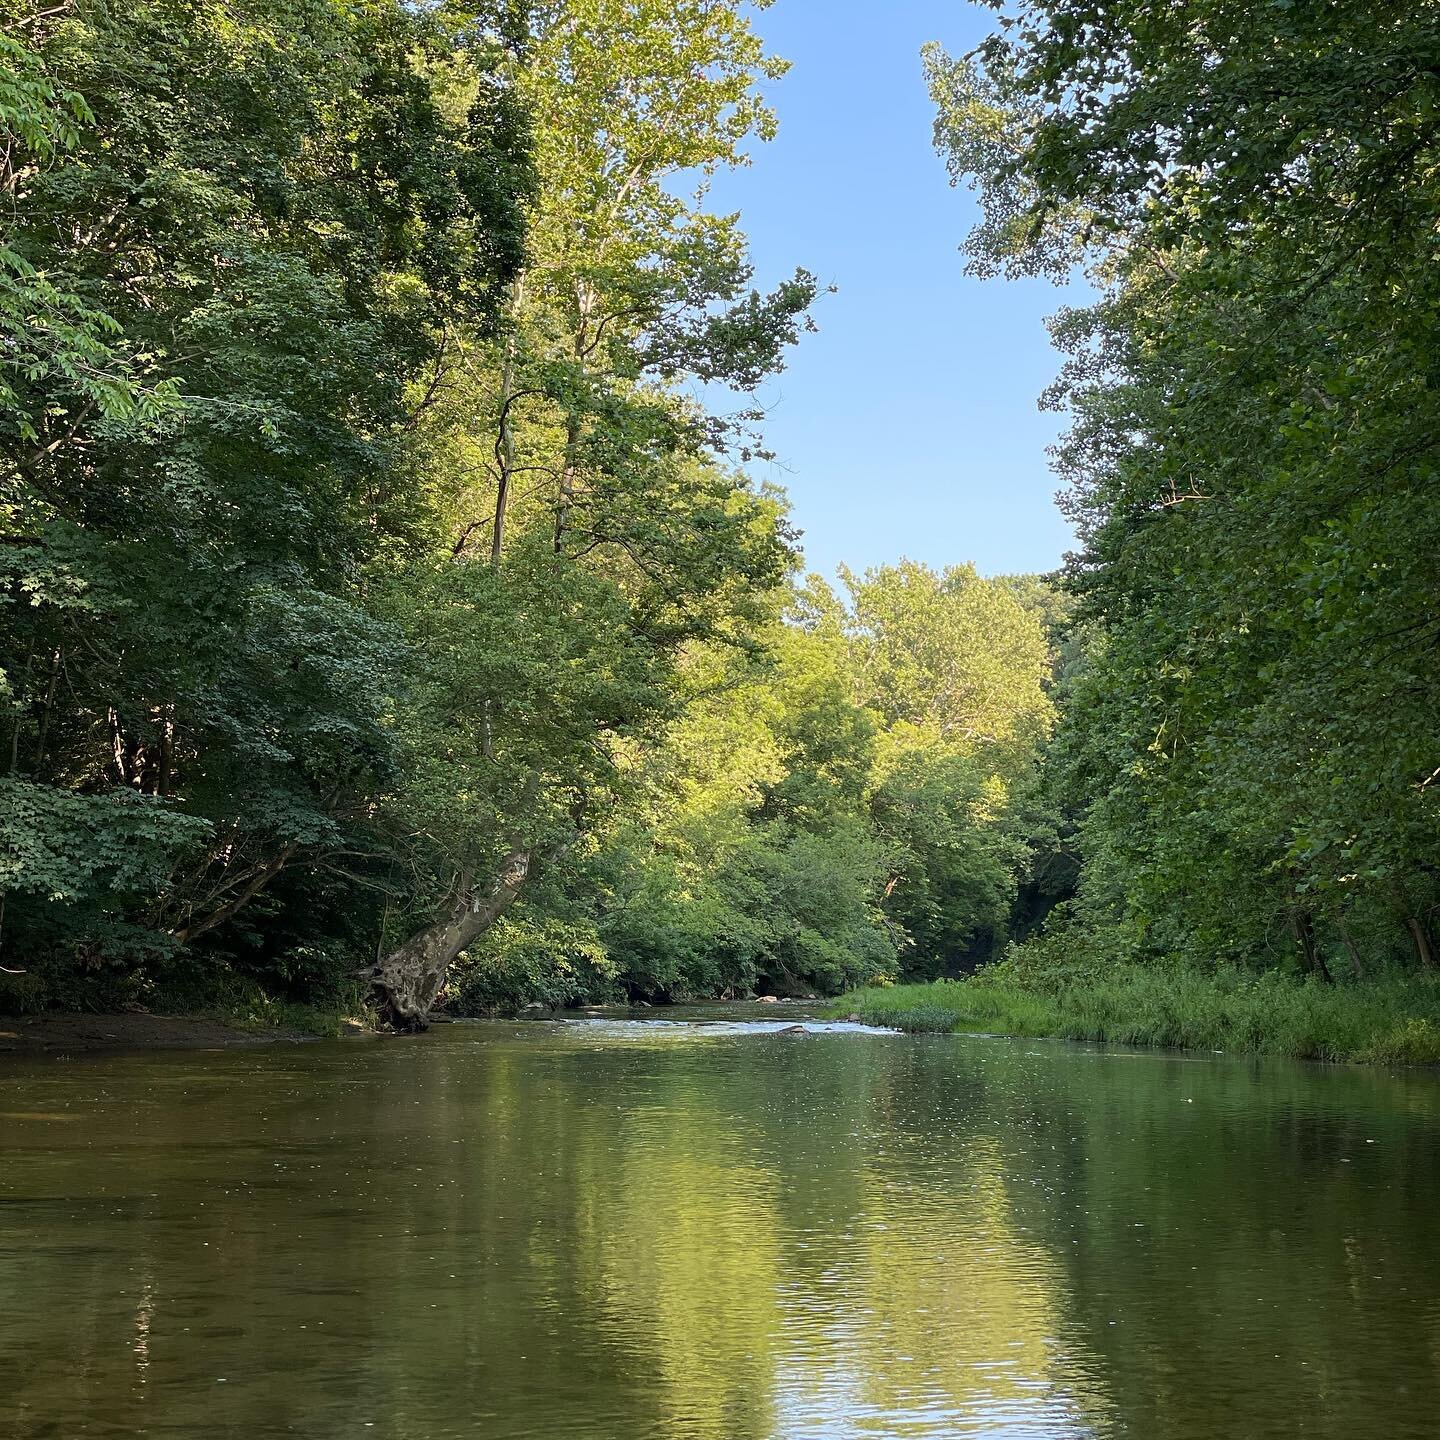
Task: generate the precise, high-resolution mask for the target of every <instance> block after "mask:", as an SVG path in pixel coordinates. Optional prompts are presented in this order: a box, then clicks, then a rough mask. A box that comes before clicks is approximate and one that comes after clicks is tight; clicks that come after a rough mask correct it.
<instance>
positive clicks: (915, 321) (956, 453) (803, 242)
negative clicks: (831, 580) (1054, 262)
mask: <svg viewBox="0 0 1440 1440" xmlns="http://www.w3.org/2000/svg"><path fill="white" fill-rule="evenodd" d="M992 20H993V12H991V11H988V10H985V9H982V8H980V7H979V6H976V5H970V4H966V3H965V0H889V3H885V4H880V5H877V4H875V3H874V0H867V3H864V4H862V3H860V0H775V4H774V6H773V8H771V9H769V10H765V11H762V12H760V13H759V16H758V20H757V28H758V29H759V31H760V33H761V34H762V35H763V36H764V37H765V39H766V40H767V42H768V44H769V48H770V49H771V50H772V51H773V52H774V53H776V54H779V55H782V56H784V57H785V58H786V59H788V60H790V61H792V62H793V65H792V69H791V70H790V73H789V74H788V75H786V76H785V78H784V79H783V80H781V81H779V82H778V83H776V84H774V85H772V86H770V87H768V94H769V98H770V100H771V102H772V104H773V105H774V107H775V109H776V111H777V112H778V115H779V121H780V133H779V136H778V137H777V138H776V139H775V140H774V141H772V142H771V143H770V144H768V145H758V146H756V147H755V150H754V164H753V166H752V167H750V168H749V169H747V170H742V171H739V172H736V173H734V174H730V175H725V176H720V177H717V179H716V182H715V185H714V189H713V192H712V202H713V204H714V206H715V208H717V209H719V210H722V211H729V210H740V211H741V212H742V216H743V222H744V226H745V229H746V230H747V232H748V234H749V235H750V237H751V241H752V245H753V251H754V257H755V261H756V265H757V278H758V280H759V281H760V282H761V283H766V284H768V283H773V282H774V281H775V280H776V279H777V278H779V277H780V276H782V275H784V274H788V273H789V272H790V271H792V270H793V269H794V268H795V266H796V265H803V266H805V267H806V268H807V269H809V270H811V271H813V272H814V273H815V274H816V275H817V276H818V277H819V279H820V280H821V282H822V283H826V284H830V283H833V284H834V285H836V286H838V287H839V290H838V293H837V294H835V295H829V296H825V297H823V298H822V300H821V302H820V305H819V307H818V308H817V311H816V319H817V321H818V323H819V326H820V333H819V334H818V335H807V336H805V337H804V338H803V340H802V342H801V344H800V346H799V348H798V349H797V350H796V351H795V352H794V353H793V355H792V359H791V363H790V366H789V368H788V369H787V370H786V372H785V373H784V374H783V375H782V376H780V377H779V378H778V379H776V380H774V381H772V382H771V383H769V384H768V385H767V386H766V387H765V389H764V390H763V391H762V394H761V398H762V400H763V401H764V403H765V404H766V405H767V406H768V407H769V410H770V417H769V420H768V422H767V424H766V427H765V433H766V436H767V438H768V440H769V448H770V449H772V450H774V451H775V452H776V454H777V463H776V464H775V465H764V464H762V465H758V466H756V467H754V469H755V472H756V473H757V474H760V475H764V476H767V477H768V478H772V479H775V480H777V481H779V482H780V483H782V484H783V485H784V486H785V488H786V489H787V490H788V491H789V493H790V496H791V499H792V502H793V505H794V518H795V521H796V523H797V524H798V525H799V526H800V528H801V529H802V530H803V531H804V546H805V553H806V559H807V561H808V563H809V565H810V567H811V568H813V569H816V570H820V571H822V572H825V573H832V572H833V571H834V569H835V567H836V565H838V564H839V563H840V562H841V561H844V562H846V563H848V564H849V565H851V566H852V567H853V568H855V569H863V568H864V567H866V566H869V565H878V564H883V563H886V562H888V561H893V560H897V559H899V558H901V557H902V556H908V557H909V558H911V559H914V560H923V561H927V562H929V563H931V564H934V565H944V564H950V563H954V562H956V561H960V560H973V561H974V562H975V563H976V565H978V566H979V568H980V570H981V572H982V573H983V574H1002V573H1008V572H1015V571H1039V570H1049V569H1053V568H1054V567H1055V566H1056V564H1058V562H1059V560H1060V558H1061V555H1062V554H1063V552H1064V551H1065V550H1066V549H1067V548H1068V547H1069V545H1070V532H1069V529H1068V527H1067V526H1066V524H1065V522H1064V520H1063V519H1062V517H1061V516H1060V514H1059V512H1058V511H1057V510H1056V508H1055V505H1054V499H1053V496H1054V492H1055V489H1056V486H1057V482H1056V480H1055V477H1054V476H1053V475H1052V474H1051V472H1050V470H1049V468H1048V463H1047V458H1046V454H1045V450H1046V446H1047V445H1049V444H1050V442H1051V441H1052V440H1053V439H1054V437H1055V435H1056V433H1057V432H1058V430H1059V428H1060V418H1061V417H1058V416H1055V415H1053V414H1049V413H1041V412H1040V411H1039V410H1038V408H1037V403H1036V402H1037V399H1038V397H1039V395H1040V392H1041V391H1042V390H1043V389H1044V387H1045V386H1046V385H1047V384H1048V383H1049V381H1050V380H1051V379H1052V378H1053V377H1054V374H1055V371H1056V370H1057V368H1058V365H1059V357H1058V355H1057V354H1056V353H1055V351H1054V350H1053V349H1052V348H1051V347H1050V342H1049V336H1048V334H1047V333H1046V330H1045V327H1044V324H1043V320H1044V317H1045V316H1046V315H1047V314H1050V313H1051V312H1053V311H1054V310H1056V309H1058V308H1059V307H1060V306H1061V305H1062V304H1064V303H1066V302H1067V301H1068V302H1069V303H1083V298H1084V296H1083V294H1082V293H1077V292H1075V291H1071V292H1068V293H1067V292H1066V291H1062V290H1056V289H1055V288H1053V287H1052V286H1050V285H1048V284H1045V283H1043V282H1041V281H1038V280H1027V281H1020V282H1015V281H1004V280H989V281H980V280H973V279H970V278H968V277H967V276H966V275H965V274H964V263H965V262H964V258H963V257H962V256H961V255H960V254H959V251H958V247H959V245H960V243H961V242H962V240H963V239H964V237H965V235H966V233H967V232H968V230H969V229H970V226H971V224H972V223H973V220H974V217H975V202H974V198H973V196H972V195H971V194H970V192H969V191H967V190H964V189H961V190H953V189H951V188H950V186H949V184H948V181H947V177H946V174H945V169H944V165H943V163H942V161H941V159H940V157H939V156H937V155H936V154H935V151H934V148H933V146H932V143H931V123H932V119H933V115H932V111H931V107H930V102H929V98H928V96H927V94H926V91H925V85H924V81H923V78H922V76H921V73H920V57H919V51H920V47H921V45H922V44H923V43H924V42H925V41H927V40H940V41H941V42H942V43H944V44H945V46H946V47H947V49H949V50H951V51H952V52H953V53H960V52H962V51H964V50H966V49H968V48H969V47H970V46H971V45H973V44H974V43H975V42H976V40H978V39H979V38H980V36H981V35H983V34H984V33H985V32H986V30H987V28H988V26H989V24H990V23H991V22H992Z"/></svg>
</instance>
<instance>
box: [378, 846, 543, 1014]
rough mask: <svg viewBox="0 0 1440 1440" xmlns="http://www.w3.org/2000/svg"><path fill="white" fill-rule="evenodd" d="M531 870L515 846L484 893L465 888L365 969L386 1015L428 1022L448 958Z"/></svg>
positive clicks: (496, 914)
mask: <svg viewBox="0 0 1440 1440" xmlns="http://www.w3.org/2000/svg"><path fill="white" fill-rule="evenodd" d="M529 873H530V851H529V850H528V849H523V850H522V849H520V848H519V847H518V846H517V847H516V848H515V849H514V850H512V851H511V852H510V853H509V855H507V856H506V857H505V863H504V864H503V865H502V866H501V867H500V873H499V875H498V876H496V879H495V883H494V884H493V885H492V886H491V887H490V891H489V893H488V894H482V893H480V892H479V891H476V890H473V889H469V888H466V889H463V890H462V891H461V894H460V896H459V898H458V899H457V900H456V901H455V904H454V905H453V906H452V907H451V910H450V914H449V915H448V916H447V917H446V918H445V919H444V920H438V921H436V923H435V924H433V925H429V926H426V928H425V929H424V930H421V931H420V932H419V934H417V935H412V936H411V937H410V939H408V940H407V941H406V942H405V943H404V944H403V945H401V946H399V947H398V948H397V949H395V950H392V951H391V952H390V954H388V955H387V956H386V957H385V958H384V959H383V960H381V961H380V962H379V963H378V964H377V965H376V966H375V968H374V969H373V970H370V971H367V972H366V973H367V975H368V977H369V980H370V982H371V984H372V985H374V987H375V989H376V992H377V993H378V996H379V1000H380V1011H381V1014H382V1015H383V1016H384V1018H385V1019H386V1020H388V1021H389V1022H390V1023H391V1024H392V1025H395V1026H396V1027H397V1028H398V1029H401V1030H423V1029H425V1028H426V1026H427V1025H428V1024H429V1023H430V1011H431V1010H432V1009H433V1008H434V1005H435V1001H436V1000H437V999H438V998H439V996H440V992H441V991H442V990H443V989H444V988H445V977H446V975H448V974H449V971H450V966H451V964H452V962H453V961H454V960H455V958H456V957H457V956H458V955H459V954H460V953H461V952H462V951H463V950H464V949H465V948H466V947H467V946H470V945H473V944H474V943H475V941H476V940H478V939H479V938H480V937H481V936H482V935H483V934H484V933H485V932H486V931H487V930H488V929H489V928H490V927H491V926H492V925H493V924H494V923H495V922H496V921H497V920H498V919H499V918H500V917H501V916H502V915H503V914H504V913H505V911H506V910H508V909H509V908H510V906H511V904H513V903H514V900H515V898H516V896H518V895H519V893H520V889H521V887H522V886H523V885H524V884H525V877H526V876H527V875H528V874H529Z"/></svg>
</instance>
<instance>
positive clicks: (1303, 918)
mask: <svg viewBox="0 0 1440 1440" xmlns="http://www.w3.org/2000/svg"><path fill="white" fill-rule="evenodd" d="M1290 924H1291V927H1292V928H1293V929H1294V931H1295V939H1296V942H1297V943H1298V944H1299V946H1300V963H1301V966H1302V967H1303V968H1304V970H1305V973H1306V974H1307V975H1318V976H1319V977H1320V978H1321V979H1322V980H1323V981H1324V982H1325V983H1326V984H1327V985H1333V984H1334V983H1335V977H1334V976H1333V975H1331V973H1330V967H1329V966H1328V965H1326V963H1325V957H1324V955H1322V954H1321V953H1320V947H1319V946H1318V945H1317V944H1316V943H1315V925H1314V922H1313V921H1312V920H1311V919H1310V912H1309V911H1308V910H1304V909H1301V908H1299V907H1298V906H1297V907H1296V908H1295V909H1294V910H1292V911H1291V912H1290Z"/></svg>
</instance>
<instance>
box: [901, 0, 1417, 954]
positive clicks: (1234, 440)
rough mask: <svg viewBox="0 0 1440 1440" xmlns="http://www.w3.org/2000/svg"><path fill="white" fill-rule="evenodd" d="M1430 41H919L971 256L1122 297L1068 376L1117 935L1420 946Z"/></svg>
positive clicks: (1399, 14) (1252, 29)
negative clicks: (958, 48) (956, 46)
mask: <svg viewBox="0 0 1440 1440" xmlns="http://www.w3.org/2000/svg"><path fill="white" fill-rule="evenodd" d="M1437 47H1440V25H1437V21H1436V18H1435V16H1434V15H1433V14H1432V13H1431V12H1430V11H1429V10H1428V9H1425V8H1423V7H1422V8H1421V9H1418V10H1417V9H1415V8H1414V7H1406V6H1398V5H1381V6H1379V7H1376V6H1374V5H1370V4H1364V5H1361V4H1358V3H1337V4H1332V5H1325V6H1293V7H1286V6H1279V7H1274V6H1272V7H1258V8H1257V7H1253V6H1247V5H1243V4H1239V3H1233V0H1204V3H1189V4H1186V5H1183V6H1179V7H1172V9H1170V10H1169V11H1167V12H1165V13H1164V14H1163V15H1160V14H1156V13H1155V12H1154V10H1153V7H1147V6H1142V5H1138V4H1132V3H1128V0H1083V3H1081V0H1076V3H1071V0H1045V3H1035V4H1027V5H1024V6H1022V7H1021V8H1020V9H1019V10H1018V12H1017V13H1016V14H1014V15H1013V16H1010V17H1007V18H1006V20H1005V21H1003V22H1002V30H1001V32H1000V33H998V34H997V35H995V36H993V37H991V38H990V39H989V40H987V41H986V42H985V43H984V44H983V45H982V46H981V47H980V49H979V50H978V51H977V52H976V54H975V55H974V56H973V57H971V58H970V59H969V60H967V61H959V62H955V61H949V60H947V59H946V58H945V57H943V56H942V55H941V54H940V53H939V52H938V51H934V50H932V51H931V52H930V53H929V57H928V64H929V67H930V75H931V81H932V88H933V91H934V94H935V97H936V100H937V103H938V106H939V120H938V123H937V138H938V139H939V141H940V143H941V145H942V147H943V148H944V149H945V150H946V152H947V153H948V155H949V156H950V158H951V162H952V167H953V173H954V174H955V175H956V176H957V178H958V177H966V176H969V177H974V178H975V180H976V181H977V183H978V184H979V185H980V187H981V191H982V201H983V205H984V213H985V222H984V224H982V226H981V228H980V229H979V230H978V231H977V232H976V234H975V235H974V236H973V237H972V242H971V247H972V256H973V261H972V263H974V264H975V265H976V266H977V267H978V268H980V269H982V270H995V269H1000V268H1009V269H1012V270H1015V269H1025V268H1034V267H1046V268H1049V269H1051V270H1062V271H1063V270H1064V269H1065V268H1066V267H1067V266H1068V265H1069V264H1070V263H1072V262H1073V261H1074V260H1075V259H1076V258H1077V257H1080V256H1088V257H1089V261H1090V264H1091V272H1092V275H1093V276H1094V278H1095V279H1096V281H1097V282H1098V283H1099V284H1100V285H1101V286H1102V288H1103V298H1102V300H1101V302H1100V303H1099V305H1098V306H1095V307H1093V308H1091V309H1090V310H1088V311H1078V312H1065V313H1062V315H1061V316H1060V317H1058V319H1057V321H1056V334H1057V337H1058V338H1059V340H1060V341H1061V342H1062V343H1063V344H1064V345H1065V346H1067V347H1068V348H1069V349H1070V351H1071V352H1072V357H1073V358H1072V359H1071V361H1070V362H1069V363H1068V365H1067V367H1066V369H1065V371H1064V373H1063V374H1062V377H1061V379H1060V381H1059V383H1058V384H1057V386H1056V388H1055V390H1054V391H1053V392H1052V395H1051V397H1050V398H1051V401H1052V403H1056V404H1066V405H1068V406H1069V407H1070V409H1071V411H1072V413H1073V415H1074V426H1073V428H1072V430H1071V432H1070V435H1069V437H1068V439H1067V441H1066V442H1065V443H1064V444H1063V445H1062V447H1061V448H1060V450H1059V452H1058V461H1059V466H1060V470H1061V473H1062V475H1063V476H1064V478H1065V479H1066V481H1067V482H1068V486H1069V490H1068V500H1067V504H1068V506H1069V508H1070V511H1071V513H1072V515H1073V516H1074V518H1075V519H1076V521H1077V523H1078V526H1079V530H1080V535H1081V540H1082V545H1083V549H1082V551H1081V553H1080V554H1079V555H1078V556H1077V557H1075V559H1074V561H1073V563H1072V566H1071V577H1070V578H1071V584H1072V586H1073V588H1074V589H1075V591H1076V593H1077V594H1078V595H1079V596H1080V597H1081V600H1082V604H1083V607H1084V614H1086V615H1088V616H1090V617H1092V620H1093V623H1095V624H1096V625H1098V627H1099V629H1100V631H1101V633H1102V636H1103V643H1100V644H1099V645H1098V646H1097V648H1096V652H1095V661H1094V664H1093V665H1092V667H1091V669H1090V671H1089V673H1088V674H1086V675H1085V676H1084V677H1082V679H1081V681H1080V682H1079V683H1078V685H1077V687H1076V689H1075V692H1074V697H1073V700H1072V703H1071V707H1070V714H1071V719H1070V720H1069V722H1068V725H1069V726H1070V727H1071V731H1072V734H1071V738H1069V739H1067V740H1066V741H1065V744H1064V749H1065V750H1066V751H1067V752H1068V754H1069V756H1070V763H1071V767H1072V769H1071V773H1072V774H1074V775H1075V776H1076V777H1077V780H1079V781H1081V783H1083V784H1085V785H1086V786H1087V789H1086V791H1085V792H1084V796H1085V799H1086V800H1087V802H1088V806H1087V811H1088V813H1087V818H1086V821H1085V824H1084V846H1085V851H1086V859H1087V864H1086V872H1087V873H1086V879H1085V882H1084V890H1083V891H1082V898H1083V896H1084V895H1085V894H1086V893H1087V892H1088V895H1089V897H1090V898H1089V900H1087V902H1086V906H1085V907H1084V908H1085V913H1086V914H1087V915H1088V916H1089V917H1090V922H1089V923H1091V924H1099V925H1102V926H1103V925H1109V926H1110V927H1111V928H1112V929H1113V930H1114V932H1115V933H1116V934H1123V935H1124V936H1125V937H1126V938H1125V945H1126V946H1127V947H1129V949H1128V953H1131V954H1134V953H1137V950H1138V953H1141V954H1143V955H1147V956H1151V957H1154V956H1158V955H1175V954H1179V955H1183V956H1186V957H1189V958H1190V959H1192V960H1193V961H1195V962H1197V963H1202V964H1208V963H1212V962H1213V961H1214V960H1215V959H1216V958H1229V959H1236V960H1242V961H1247V962H1254V963H1267V960H1274V961H1278V962H1282V963H1293V964H1295V965H1297V966H1298V967H1299V968H1301V969H1304V970H1311V971H1315V972H1316V973H1318V974H1320V975H1322V976H1324V975H1328V974H1329V973H1330V971H1331V968H1332V967H1333V965H1334V963H1335V962H1336V959H1337V958H1339V957H1343V963H1345V964H1346V965H1347V966H1348V965H1352V964H1358V965H1360V966H1364V965H1365V964H1366V962H1365V961H1364V959H1363V958H1361V950H1360V947H1359V946H1357V945H1356V943H1355V935H1356V934H1357V933H1358V934H1360V935H1361V936H1362V937H1363V938H1364V939H1365V940H1366V941H1367V944H1368V948H1370V950H1371V953H1372V957H1373V958H1374V959H1375V960H1377V961H1383V960H1384V959H1385V958H1386V957H1388V956H1393V955H1397V954H1398V950H1399V946H1400V943H1401V942H1402V940H1403V942H1404V943H1406V944H1408V945H1409V947H1410V949H1411V952H1412V963H1416V964H1421V965H1427V964H1430V963H1432V962H1433V956H1434V946H1433V929H1432V917H1433V913H1434V910H1435V907H1436V905H1437V903H1440V890H1437V888H1436V886H1437V879H1440V866H1437V860H1440V856H1437V853H1436V849H1435V845H1434V839H1433V837H1434V834H1435V822H1436V818H1437V817H1436V810H1435V805H1436V788H1435V780H1434V776H1435V773H1436V766H1437V765H1440V709H1437V706H1436V703H1435V699H1434V695H1433V687H1432V686H1430V685H1428V684H1427V683H1426V681H1425V679H1424V678H1423V677H1424V676H1425V674H1426V672H1427V670H1428V669H1429V668H1430V662H1431V660H1432V658H1433V651H1434V645H1435V641H1436V639H1437V634H1440V630H1437V625H1436V620H1435V615H1434V608H1433V605H1432V604H1431V603H1430V600H1429V598H1428V596H1429V592H1430V590H1431V588H1432V586H1431V581H1430V576H1431V573H1432V571H1433V564H1432V562H1431V557H1432V556H1433V553H1434V547H1435V544H1436V540H1437V538H1440V536H1437V534H1436V530H1435V523H1436V522H1435V515H1436V513H1437V507H1436V506H1435V504H1434V503H1433V502H1434V495H1435V492H1436V481H1437V454H1440V450H1437V440H1440V429H1437V423H1436V422H1437V420H1440V413H1437V411H1436V407H1435V405H1434V397H1433V391H1434V386H1433V384H1432V379H1433V375H1432V372H1433V355H1434V353H1435V341H1436V328H1437V325H1436V322H1437V315H1440V291H1437V289H1436V282H1435V273H1436V271H1435V265H1434V259H1435V256H1434V228H1433V216H1434V212H1435V205H1436V199H1437V194H1436V181H1435V176H1436V173H1437V172H1436V166H1435V160H1436V155H1437V153H1440V151H1437V147H1440V121H1437V112H1436V109H1435V105H1434V98H1433V90H1434V60H1435V56H1436V54H1437V53H1440V49H1437ZM1107 916H1108V919H1107V918H1105V917H1107ZM1327 957H1328V958H1327Z"/></svg>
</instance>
